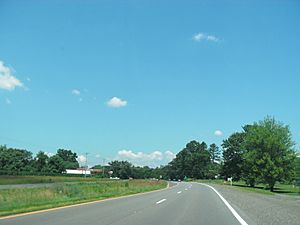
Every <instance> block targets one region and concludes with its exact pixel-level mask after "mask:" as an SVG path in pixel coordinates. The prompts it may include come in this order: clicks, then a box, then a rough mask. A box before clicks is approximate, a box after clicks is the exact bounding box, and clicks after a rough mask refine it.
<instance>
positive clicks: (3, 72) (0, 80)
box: [0, 61, 23, 91]
mask: <svg viewBox="0 0 300 225" xmlns="http://www.w3.org/2000/svg"><path fill="white" fill-rule="evenodd" d="M16 87H23V84H22V82H21V81H20V80H18V79H17V78H16V77H15V76H14V75H13V71H12V70H11V69H10V68H9V67H7V66H5V65H4V62H2V61H0V89H4V90H8V91H13V90H14V89H15V88H16Z"/></svg>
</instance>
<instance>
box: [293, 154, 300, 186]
mask: <svg viewBox="0 0 300 225" xmlns="http://www.w3.org/2000/svg"><path fill="white" fill-rule="evenodd" d="M294 181H295V184H296V185H297V186H300V152H298V154H297V157H296V160H295V176H294Z"/></svg>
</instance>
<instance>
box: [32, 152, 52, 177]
mask: <svg viewBox="0 0 300 225" xmlns="http://www.w3.org/2000/svg"><path fill="white" fill-rule="evenodd" d="M48 161H49V157H48V156H47V155H46V154H45V152H42V151H39V152H38V153H37V154H36V157H35V168H36V169H37V171H39V172H47V171H48Z"/></svg>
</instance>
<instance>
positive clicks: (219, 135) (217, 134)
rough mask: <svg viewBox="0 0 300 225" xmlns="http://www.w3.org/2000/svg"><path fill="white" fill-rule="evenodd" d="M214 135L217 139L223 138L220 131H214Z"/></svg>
mask: <svg viewBox="0 0 300 225" xmlns="http://www.w3.org/2000/svg"><path fill="white" fill-rule="evenodd" d="M214 134H215V136H218V137H221V136H223V132H222V131H221V130H216V131H215V133H214Z"/></svg>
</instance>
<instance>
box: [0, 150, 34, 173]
mask: <svg viewBox="0 0 300 225" xmlns="http://www.w3.org/2000/svg"><path fill="white" fill-rule="evenodd" d="M32 161H33V160H32V153H31V152H29V151H27V150H23V149H14V148H7V147H6V146H0V170H4V171H8V172H10V173H19V172H23V171H32V170H33V167H32Z"/></svg>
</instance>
